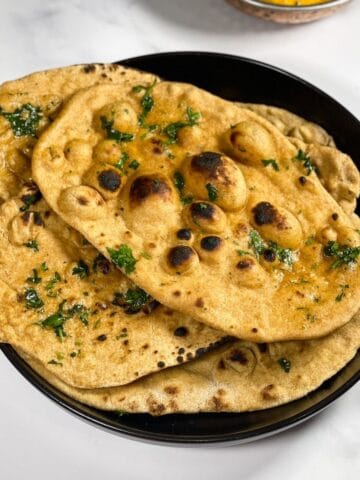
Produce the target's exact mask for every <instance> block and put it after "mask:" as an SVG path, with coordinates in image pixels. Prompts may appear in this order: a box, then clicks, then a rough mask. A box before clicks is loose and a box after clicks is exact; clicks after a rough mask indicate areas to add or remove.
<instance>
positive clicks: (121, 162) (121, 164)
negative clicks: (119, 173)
mask: <svg viewBox="0 0 360 480" xmlns="http://www.w3.org/2000/svg"><path fill="white" fill-rule="evenodd" d="M128 160H129V155H128V154H127V153H126V152H121V155H120V158H119V160H118V161H117V162H116V163H115V165H114V167H115V168H117V169H119V170H124V167H125V164H126V162H127V161H128Z"/></svg>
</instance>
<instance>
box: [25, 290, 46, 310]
mask: <svg viewBox="0 0 360 480" xmlns="http://www.w3.org/2000/svg"><path fill="white" fill-rule="evenodd" d="M24 299H25V306H26V308H34V309H35V310H37V309H39V308H41V307H43V306H44V302H43V301H42V300H41V298H40V297H39V295H38V293H37V291H36V290H35V289H34V288H29V289H28V290H25V294H24Z"/></svg>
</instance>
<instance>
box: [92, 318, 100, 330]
mask: <svg viewBox="0 0 360 480" xmlns="http://www.w3.org/2000/svg"><path fill="white" fill-rule="evenodd" d="M100 325H101V320H100V318H98V319H97V320H96V322H95V323H94V325H93V330H96V329H97V328H99V327H100Z"/></svg>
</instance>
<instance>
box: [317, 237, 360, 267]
mask: <svg viewBox="0 0 360 480" xmlns="http://www.w3.org/2000/svg"><path fill="white" fill-rule="evenodd" d="M323 253H324V256H325V257H334V258H335V259H336V260H335V261H334V262H333V263H332V264H331V267H330V268H338V267H340V266H342V265H350V264H352V263H355V262H356V261H357V259H358V256H359V255H360V247H350V246H349V245H340V244H339V243H337V242H335V241H333V240H330V241H329V242H328V243H327V244H326V245H325V247H324V251H323Z"/></svg>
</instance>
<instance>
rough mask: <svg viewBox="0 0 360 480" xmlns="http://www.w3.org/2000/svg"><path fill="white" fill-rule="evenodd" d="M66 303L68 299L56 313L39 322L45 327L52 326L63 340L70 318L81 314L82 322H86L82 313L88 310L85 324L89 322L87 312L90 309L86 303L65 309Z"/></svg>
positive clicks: (60, 305)
mask: <svg viewBox="0 0 360 480" xmlns="http://www.w3.org/2000/svg"><path fill="white" fill-rule="evenodd" d="M65 303H66V300H63V301H62V302H61V303H60V304H59V306H58V309H57V311H56V312H55V313H53V314H52V315H50V316H49V317H47V318H45V320H42V321H41V322H40V323H39V324H40V326H41V327H43V328H52V329H53V330H54V332H55V334H56V336H57V337H59V339H60V340H61V341H62V340H63V339H64V338H65V337H66V333H65V330H64V324H65V322H66V321H67V320H69V319H70V318H73V317H74V316H75V315H79V318H80V321H82V323H85V322H84V321H83V319H82V315H83V314H85V312H86V323H85V325H87V324H88V322H87V314H88V310H87V309H86V307H85V306H84V305H81V304H75V305H73V306H72V307H71V308H68V309H65V308H64V305H65Z"/></svg>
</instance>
